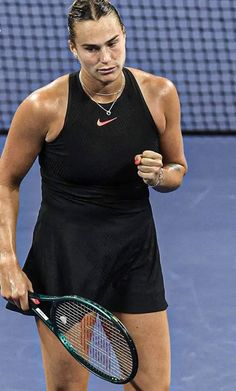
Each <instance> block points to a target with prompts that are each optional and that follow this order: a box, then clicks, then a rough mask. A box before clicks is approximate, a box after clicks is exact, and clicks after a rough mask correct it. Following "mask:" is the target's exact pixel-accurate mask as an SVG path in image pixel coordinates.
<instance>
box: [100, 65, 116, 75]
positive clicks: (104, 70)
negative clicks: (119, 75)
mask: <svg viewBox="0 0 236 391" xmlns="http://www.w3.org/2000/svg"><path fill="white" fill-rule="evenodd" d="M115 70H116V67H110V68H100V69H98V72H99V73H100V74H101V75H108V74H110V73H113V72H114V71H115Z"/></svg>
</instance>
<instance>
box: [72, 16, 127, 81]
mask: <svg viewBox="0 0 236 391" xmlns="http://www.w3.org/2000/svg"><path fill="white" fill-rule="evenodd" d="M74 32H75V40H74V42H73V43H72V42H69V44H70V49H71V51H72V52H73V54H74V55H76V57H77V58H78V60H79V62H80V64H81V72H82V73H83V75H84V76H85V77H86V79H87V80H91V81H95V80H97V81H101V82H104V83H109V82H112V81H114V80H116V78H117V77H118V76H119V75H120V74H121V71H122V68H123V66H124V62H125V33H124V32H123V31H122V28H121V26H120V23H119V21H118V19H117V18H116V17H115V16H114V15H112V14H111V15H107V16H103V17H102V18H100V19H99V20H96V21H95V20H88V21H87V20H86V21H81V22H77V23H75V25H74ZM94 79H95V80H94Z"/></svg>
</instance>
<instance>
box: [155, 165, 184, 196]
mask: <svg viewBox="0 0 236 391" xmlns="http://www.w3.org/2000/svg"><path fill="white" fill-rule="evenodd" d="M186 171H187V168H186V167H184V166H182V165H180V164H175V163H170V164H166V165H164V166H163V167H162V168H161V170H160V172H159V175H158V179H157V185H156V186H152V188H153V189H154V190H156V191H159V192H161V193H168V192H171V191H174V190H176V189H178V187H179V186H180V185H181V184H182V181H183V178H184V175H185V174H186Z"/></svg>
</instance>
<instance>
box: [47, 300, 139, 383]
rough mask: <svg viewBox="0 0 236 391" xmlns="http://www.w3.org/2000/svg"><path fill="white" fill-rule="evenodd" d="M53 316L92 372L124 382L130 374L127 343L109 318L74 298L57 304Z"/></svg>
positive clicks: (130, 362)
mask: <svg viewBox="0 0 236 391" xmlns="http://www.w3.org/2000/svg"><path fill="white" fill-rule="evenodd" d="M54 316H55V322H56V326H57V330H58V331H59V332H60V333H62V334H63V335H64V336H65V337H66V339H67V341H68V342H69V344H70V345H71V347H72V348H73V351H74V352H75V353H76V354H78V355H79V356H80V357H82V358H83V359H84V360H86V361H87V362H88V363H89V364H90V366H92V367H93V369H95V371H98V372H102V373H103V374H105V375H107V376H111V377H115V378H117V379H119V380H124V381H125V379H127V378H128V377H129V376H130V374H131V372H132V369H133V360H132V354H131V350H130V346H129V344H128V342H127V341H126V339H125V337H124V335H123V334H122V333H121V331H120V330H119V329H118V328H117V327H116V326H115V323H113V322H112V320H110V319H108V318H106V316H104V315H102V314H100V313H96V312H95V311H94V309H92V308H90V307H89V306H87V305H85V304H81V303H78V302H76V301H65V302H62V303H59V304H58V305H57V307H56V310H55V315H54Z"/></svg>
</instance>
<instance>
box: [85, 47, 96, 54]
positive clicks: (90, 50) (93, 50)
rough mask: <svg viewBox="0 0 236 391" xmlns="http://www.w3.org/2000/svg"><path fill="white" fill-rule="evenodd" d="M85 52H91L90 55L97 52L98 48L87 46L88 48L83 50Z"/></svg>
mask: <svg viewBox="0 0 236 391" xmlns="http://www.w3.org/2000/svg"><path fill="white" fill-rule="evenodd" d="M85 50H86V51H88V52H91V53H95V52H97V51H98V48H97V47H95V46H89V47H87V48H85Z"/></svg>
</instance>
